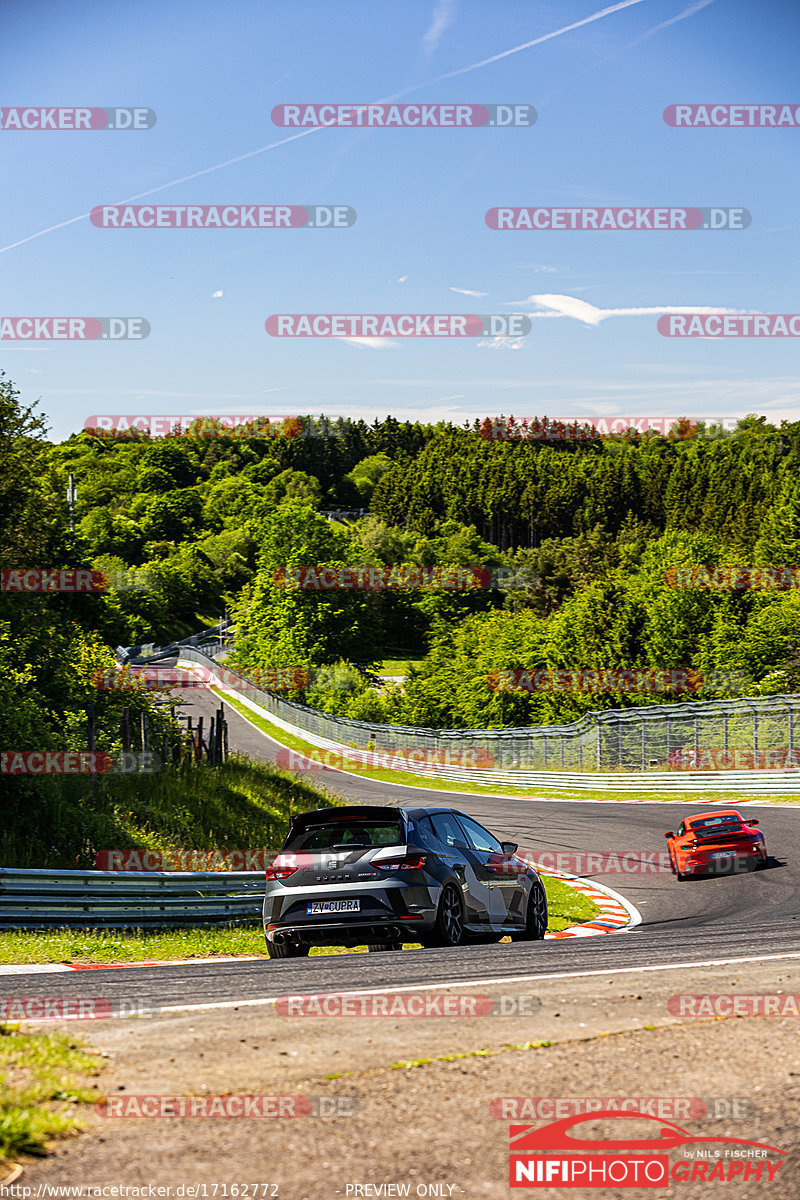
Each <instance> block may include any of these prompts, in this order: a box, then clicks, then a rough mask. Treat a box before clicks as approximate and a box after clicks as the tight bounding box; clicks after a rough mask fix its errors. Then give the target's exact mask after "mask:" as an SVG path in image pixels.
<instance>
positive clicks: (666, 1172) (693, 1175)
mask: <svg viewBox="0 0 800 1200" xmlns="http://www.w3.org/2000/svg"><path fill="white" fill-rule="evenodd" d="M600 1122H602V1124H603V1125H609V1126H610V1127H611V1128H612V1129H616V1131H617V1132H616V1135H612V1136H611V1137H605V1138H598V1137H597V1136H591V1133H592V1128H591V1127H592V1126H596V1124H597V1123H600ZM617 1122H620V1124H619V1125H618V1124H616V1123H617ZM622 1122H627V1123H628V1126H629V1127H630V1125H631V1124H633V1126H634V1128H633V1130H632V1131H631V1132H630V1133H628V1136H625V1134H626V1132H627V1131H626V1129H625V1126H624V1125H623V1124H622ZM647 1122H650V1125H649V1126H647V1125H646V1123H647ZM643 1125H645V1127H646V1129H647V1130H648V1131H649V1132H645V1133H644V1135H643V1134H642V1126H643ZM581 1126H584V1127H585V1133H584V1134H583V1135H581V1134H580V1133H579V1132H577V1130H579V1129H580V1127H581ZM508 1134H509V1185H510V1186H511V1187H512V1188H520V1187H528V1188H543V1187H548V1188H554V1187H570V1188H574V1187H581V1188H587V1189H588V1188H613V1187H617V1188H633V1187H639V1188H656V1187H657V1188H666V1187H668V1186H669V1184H670V1183H671V1182H673V1183H686V1182H694V1181H696V1180H700V1181H702V1182H732V1181H736V1180H739V1181H741V1182H745V1181H748V1180H753V1182H764V1183H771V1182H772V1181H773V1180H774V1178H775V1176H776V1174H777V1172H778V1170H779V1168H780V1167H781V1165H782V1156H783V1155H784V1154H785V1153H786V1151H784V1150H780V1149H779V1148H778V1147H777V1146H772V1145H769V1144H768V1143H764V1142H756V1141H750V1140H747V1139H745V1138H735V1137H721V1136H719V1135H717V1134H713V1133H708V1132H703V1133H699V1134H695V1133H690V1132H689V1130H687V1129H684V1128H683V1127H682V1126H680V1125H677V1124H675V1122H674V1121H673V1120H670V1119H667V1118H666V1117H663V1116H651V1115H649V1114H646V1113H642V1112H634V1111H620V1110H619V1108H617V1107H614V1108H610V1109H601V1110H599V1111H593V1112H591V1113H586V1112H579V1113H574V1114H571V1115H568V1116H565V1117H562V1118H561V1119H560V1120H557V1121H553V1122H551V1123H550V1124H548V1125H544V1126H540V1127H537V1126H532V1125H521V1124H510V1125H509V1127H508ZM701 1147H702V1149H701ZM706 1147H711V1148H710V1149H706ZM673 1150H676V1151H678V1153H679V1155H680V1157H678V1158H677V1159H676V1161H674V1162H673V1161H671V1159H670V1152H671V1151H673ZM776 1155H777V1156H779V1157H778V1158H777V1161H773V1157H772V1156H776Z"/></svg>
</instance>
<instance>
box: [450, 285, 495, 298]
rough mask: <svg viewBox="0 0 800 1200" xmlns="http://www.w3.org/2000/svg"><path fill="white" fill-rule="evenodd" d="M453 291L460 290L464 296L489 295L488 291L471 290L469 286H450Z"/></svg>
mask: <svg viewBox="0 0 800 1200" xmlns="http://www.w3.org/2000/svg"><path fill="white" fill-rule="evenodd" d="M450 291H451V292H459V293H460V294H461V295H462V296H488V295H489V293H488V292H471V291H470V290H469V288H454V287H451V288H450Z"/></svg>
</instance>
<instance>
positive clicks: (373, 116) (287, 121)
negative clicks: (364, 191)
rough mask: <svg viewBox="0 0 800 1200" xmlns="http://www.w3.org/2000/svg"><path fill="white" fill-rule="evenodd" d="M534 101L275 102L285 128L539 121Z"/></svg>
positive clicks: (276, 121)
mask: <svg viewBox="0 0 800 1200" xmlns="http://www.w3.org/2000/svg"><path fill="white" fill-rule="evenodd" d="M537 116H538V114H537V112H536V109H535V108H534V107H533V105H532V104H386V103H374V104H341V103H337V104H330V103H328V104H276V105H275V107H274V108H273V110H272V113H271V117H272V123H273V125H279V126H280V127H281V128H282V129H314V128H318V129H320V128H323V127H325V126H342V127H343V128H346V129H352V128H358V129H484V128H499V129H509V128H513V127H522V128H525V127H529V126H531V125H535V124H536V120H537Z"/></svg>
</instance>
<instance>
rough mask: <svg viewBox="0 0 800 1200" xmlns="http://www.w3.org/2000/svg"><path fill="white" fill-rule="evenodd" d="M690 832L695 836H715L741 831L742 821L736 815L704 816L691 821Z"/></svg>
mask: <svg viewBox="0 0 800 1200" xmlns="http://www.w3.org/2000/svg"><path fill="white" fill-rule="evenodd" d="M691 829H692V833H693V834H694V835H695V837H699V838H708V837H716V836H717V835H718V834H720V833H742V832H743V828H742V822H741V821H740V820H739V818H738V817H735V816H733V814H731V815H730V816H724V817H704V818H703V819H702V820H701V821H692V826H691Z"/></svg>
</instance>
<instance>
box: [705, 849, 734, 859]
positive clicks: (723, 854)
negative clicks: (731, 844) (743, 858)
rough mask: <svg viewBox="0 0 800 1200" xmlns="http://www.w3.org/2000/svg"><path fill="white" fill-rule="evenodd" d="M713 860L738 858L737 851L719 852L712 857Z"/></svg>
mask: <svg viewBox="0 0 800 1200" xmlns="http://www.w3.org/2000/svg"><path fill="white" fill-rule="evenodd" d="M711 857H712V858H738V857H739V855H738V853H737V852H736V850H717V851H715V852H714V853H712V855H711Z"/></svg>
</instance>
